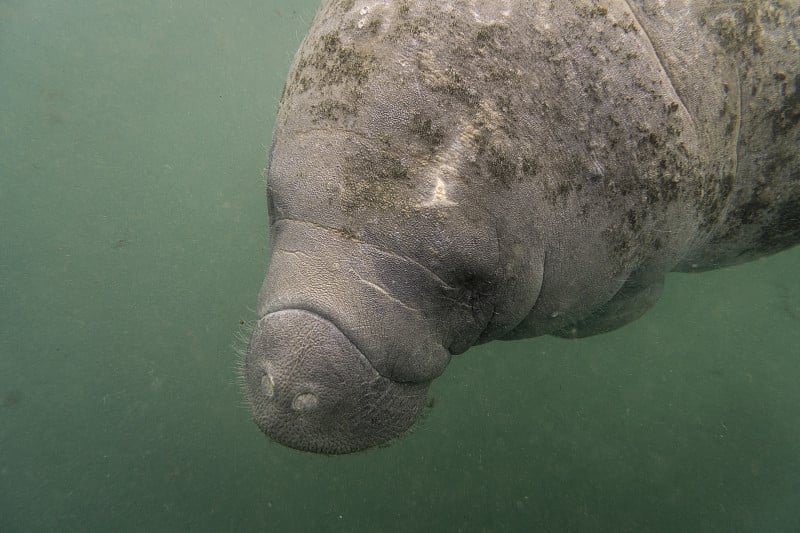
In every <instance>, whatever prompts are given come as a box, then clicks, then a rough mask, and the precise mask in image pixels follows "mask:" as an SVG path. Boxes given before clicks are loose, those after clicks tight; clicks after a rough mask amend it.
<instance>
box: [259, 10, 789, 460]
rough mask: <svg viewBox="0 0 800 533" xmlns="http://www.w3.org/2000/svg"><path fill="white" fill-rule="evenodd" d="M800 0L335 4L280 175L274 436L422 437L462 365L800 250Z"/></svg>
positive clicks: (579, 329) (604, 322) (285, 133)
mask: <svg viewBox="0 0 800 533" xmlns="http://www.w3.org/2000/svg"><path fill="white" fill-rule="evenodd" d="M799 33H800V3H799V2H798V1H797V0H774V1H759V0H747V1H731V0H725V1H722V0H706V1H701V0H661V1H657V0H628V1H625V0H604V1H588V0H571V1H566V0H549V1H540V2H531V1H523V0H450V1H433V0H398V1H390V0H328V1H325V2H323V3H322V5H321V7H320V8H319V10H318V12H317V14H316V17H315V19H314V21H313V23H312V25H311V28H310V30H309V32H308V34H307V36H306V37H305V39H304V41H303V43H302V45H301V47H300V49H299V51H298V52H297V55H296V56H295V59H294V63H293V66H292V68H291V71H290V74H289V76H288V80H287V82H286V85H285V87H284V90H283V94H282V97H281V103H280V107H279V110H278V114H277V119H276V125H275V129H274V133H273V142H272V147H271V150H270V155H269V167H268V170H267V196H268V210H269V224H270V228H269V238H270V252H269V266H268V270H267V274H266V279H265V281H264V284H263V286H262V288H261V292H260V295H259V299H258V308H257V321H256V322H255V324H254V328H253V332H252V337H251V339H250V342H249V345H248V347H247V350H246V353H245V357H244V362H243V374H244V388H245V395H246V397H247V400H248V402H249V405H250V407H251V411H252V416H253V418H254V420H255V422H256V423H257V425H258V426H259V427H260V428H261V430H262V431H263V432H264V433H266V434H267V435H268V436H269V437H270V438H271V439H273V440H275V441H277V442H279V443H282V444H284V445H287V446H290V447H293V448H297V449H300V450H307V451H312V452H320V453H326V454H337V453H348V452H354V451H357V450H362V449H365V448H368V447H371V446H375V445H378V444H381V443H384V442H386V441H388V440H390V439H392V438H394V437H396V436H398V435H400V434H402V433H403V432H404V431H406V430H407V429H408V428H409V427H410V426H411V425H412V424H413V422H414V420H415V419H416V418H417V417H418V416H419V415H420V412H421V411H422V410H423V408H424V406H425V404H426V392H427V390H428V387H429V385H430V383H431V381H432V380H433V379H434V378H436V377H437V376H439V375H440V374H441V373H442V371H443V370H444V369H445V367H446V366H447V364H448V362H449V360H450V358H451V356H453V355H455V354H460V353H462V352H464V351H466V350H467V349H469V348H470V347H471V346H474V345H476V344H480V343H485V342H489V341H492V340H497V339H503V340H509V339H521V338H528V337H535V336H538V335H557V336H562V337H584V336H588V335H595V334H599V333H603V332H607V331H610V330H613V329H615V328H618V327H620V326H622V325H624V324H627V323H629V322H631V321H633V320H635V319H636V318H638V317H639V316H641V315H642V314H643V313H644V312H645V311H646V310H647V309H648V308H650V307H651V306H652V305H653V304H654V302H656V300H657V299H658V297H659V294H660V292H661V290H662V286H663V283H664V277H665V274H666V273H667V272H670V271H681V272H696V271H703V270H708V269H714V268H719V267H723V266H727V265H734V264H737V263H741V262H744V261H748V260H751V259H754V258H756V257H760V256H763V255H766V254H771V253H774V252H778V251H780V250H784V249H786V248H789V247H791V246H793V245H795V244H797V243H798V242H800V157H799V156H798V152H800V126H798V122H800V46H799V45H798V34H799Z"/></svg>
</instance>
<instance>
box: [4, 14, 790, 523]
mask: <svg viewBox="0 0 800 533" xmlns="http://www.w3.org/2000/svg"><path fill="white" fill-rule="evenodd" d="M316 5H317V0H302V1H298V0H283V1H278V0H272V1H269V0H267V1H255V0H250V1H248V0H238V1H234V0H230V1H217V2H200V1H189V0H187V1H183V2H171V1H163V0H159V1H156V0H149V1H147V0H126V1H125V2H102V1H99V0H96V1H90V0H74V1H70V2H65V1H53V0H39V1H36V2H32V1H26V0H0V532H35V531H249V530H262V531H267V530H268V531H372V532H376V531H390V532H391V531H411V530H419V531H523V530H528V531H553V532H559V531H613V532H623V531H631V532H646V531H654V532H660V531H703V532H710V531H726V532H734V531H753V532H783V531H785V532H792V531H800V386H798V384H799V383H800V349H798V347H800V279H799V278H798V272H799V271H800V270H799V269H800V248H795V249H793V250H789V251H787V252H783V253H781V254H778V255H775V256H772V257H768V258H765V259H761V260H759V261H755V262H753V263H749V264H746V265H742V266H739V267H735V268H728V269H723V270H719V271H714V272H708V273H704V274H671V275H670V276H668V279H667V284H666V287H665V290H664V294H663V296H662V298H661V301H660V302H659V304H658V305H657V306H656V307H655V308H654V309H653V310H652V311H650V312H649V313H647V314H646V315H645V316H644V317H643V318H642V319H640V320H638V321H636V322H634V323H633V324H631V325H629V326H627V327H624V328H622V329H620V330H618V331H615V332H613V333H609V334H605V335H601V336H597V337H593V338H588V339H583V340H563V339H555V338H550V337H543V338H537V339H532V340H528V341H519V342H495V343H491V344H488V345H484V346H479V347H476V348H473V349H472V350H470V351H468V352H467V353H466V354H463V355H461V356H459V357H456V358H454V360H453V361H452V362H451V364H450V366H449V367H448V368H447V370H446V371H445V373H444V374H443V375H442V376H441V377H440V378H439V379H438V380H436V381H435V382H434V384H433V385H432V387H431V398H432V404H433V405H432V407H431V408H430V409H429V410H428V412H427V413H426V416H425V418H424V420H422V421H421V422H420V423H418V424H417V425H416V427H415V428H414V429H413V430H412V431H411V432H410V433H409V434H407V435H406V436H404V437H403V438H402V439H400V440H397V441H394V442H392V443H391V444H390V445H389V446H386V447H383V448H378V449H374V450H370V451H367V452H364V453H360V454H356V455H351V456H342V457H325V456H318V455H312V454H307V453H301V452H297V451H293V450H289V449H286V448H283V447H281V446H279V445H277V444H274V443H271V442H269V441H268V440H267V439H266V438H265V437H264V436H263V435H262V434H261V433H260V432H259V430H258V428H257V427H256V426H255V424H254V423H252V422H251V420H250V417H249V413H248V410H247V408H246V406H245V404H244V400H243V395H242V393H241V391H240V386H239V383H238V376H237V363H238V357H239V356H238V355H237V354H236V348H237V347H238V348H241V347H242V346H243V343H242V342H241V341H236V340H235V337H236V336H237V334H238V333H242V334H245V335H246V328H243V327H242V326H241V325H240V323H241V322H247V321H250V320H252V319H253V318H254V311H253V309H254V308H255V305H256V295H257V292H258V289H259V286H260V283H261V280H262V277H263V274H264V270H265V267H266V260H267V251H268V240H267V218H266V199H265V195H264V178H263V175H262V173H263V168H264V166H265V165H266V151H267V147H268V146H269V142H270V133H271V131H272V124H273V122H272V121H273V118H274V114H275V111H276V109H277V104H278V99H279V97H280V93H281V89H282V87H283V82H284V78H285V76H286V73H287V71H288V68H289V64H290V61H291V59H292V56H293V54H294V51H295V50H296V48H297V46H298V44H299V43H300V40H301V39H302V37H303V34H304V33H305V30H306V28H307V27H308V24H309V23H310V21H311V18H312V16H313V14H314V11H315V8H316Z"/></svg>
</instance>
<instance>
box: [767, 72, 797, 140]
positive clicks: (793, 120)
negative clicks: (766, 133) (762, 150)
mask: <svg viewBox="0 0 800 533" xmlns="http://www.w3.org/2000/svg"><path fill="white" fill-rule="evenodd" d="M783 85H784V87H783V92H784V94H786V83H784V84H783ZM798 122H800V74H796V75H795V77H794V90H793V91H792V92H791V93H790V94H789V95H787V96H786V97H785V98H784V99H783V102H781V106H780V108H778V109H777V110H775V111H774V112H773V113H772V136H773V138H777V137H781V136H783V135H786V134H787V133H788V132H789V130H791V129H792V128H794V127H795V126H797V123H798Z"/></svg>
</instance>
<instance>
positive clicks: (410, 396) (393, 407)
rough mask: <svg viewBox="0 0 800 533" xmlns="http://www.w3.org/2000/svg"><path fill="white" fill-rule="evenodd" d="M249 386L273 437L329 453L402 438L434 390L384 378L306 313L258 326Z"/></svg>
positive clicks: (276, 315) (290, 312)
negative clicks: (426, 398) (427, 394)
mask: <svg viewBox="0 0 800 533" xmlns="http://www.w3.org/2000/svg"><path fill="white" fill-rule="evenodd" d="M244 383H245V392H246V395H247V399H248V401H249V403H250V407H251V410H252V413H253V418H254V419H255V421H256V423H257V424H258V426H259V427H260V428H261V430H262V431H263V432H264V433H265V434H266V435H267V436H269V437H270V438H272V439H273V440H275V441H277V442H279V443H281V444H284V445H286V446H290V447H292V448H296V449H300V450H305V451H312V452H319V453H331V454H335V453H349V452H354V451H358V450H362V449H365V448H369V447H371V446H375V445H377V444H380V443H383V442H385V441H387V440H390V439H392V438H394V437H396V436H398V435H399V434H401V433H402V432H403V431H405V430H406V429H408V427H409V426H411V425H412V424H413V422H414V420H415V419H416V418H417V416H418V415H419V413H420V411H421V410H422V408H423V406H424V404H425V397H426V392H427V389H428V384H427V383H399V382H395V381H392V380H391V379H388V378H386V377H383V376H381V375H380V374H379V373H378V372H377V371H376V370H375V369H374V368H373V367H372V365H371V364H370V363H369V361H368V360H367V359H366V357H364V355H363V354H362V353H361V351H360V350H359V349H358V348H357V347H356V346H355V345H354V344H353V343H352V342H351V341H350V339H348V338H347V336H346V335H345V334H344V333H342V332H341V331H340V330H339V328H337V327H336V325H334V324H333V323H332V322H331V321H329V320H327V319H325V318H323V317H321V316H319V315H317V314H315V313H312V312H309V311H306V310H301V309H284V310H279V311H274V312H271V313H268V314H267V315H265V316H264V317H262V318H261V319H260V320H259V321H258V322H257V323H256V326H255V330H254V331H253V336H252V338H251V340H250V345H249V346H248V348H247V354H246V357H245V363H244Z"/></svg>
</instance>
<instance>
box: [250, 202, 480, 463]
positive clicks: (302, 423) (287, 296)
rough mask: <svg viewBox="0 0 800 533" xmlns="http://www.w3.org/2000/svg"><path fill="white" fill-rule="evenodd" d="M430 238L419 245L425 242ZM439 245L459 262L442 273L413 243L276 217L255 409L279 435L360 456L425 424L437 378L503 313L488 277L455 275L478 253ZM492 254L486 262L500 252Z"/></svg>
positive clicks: (308, 446) (437, 251)
mask: <svg viewBox="0 0 800 533" xmlns="http://www.w3.org/2000/svg"><path fill="white" fill-rule="evenodd" d="M278 197H280V195H279V194H275V195H273V198H278ZM276 212H277V211H276ZM426 218H427V220H428V224H431V225H432V226H433V227H437V226H441V223H440V222H439V221H438V219H437V217H435V216H434V217H425V216H424V215H422V214H421V216H420V218H419V221H420V222H421V225H423V226H425V225H426V223H425V222H424V221H425V220H426ZM454 218H455V219H456V221H457V220H458V217H454ZM392 227H395V228H396V227H397V226H392ZM438 229H439V231H444V230H445V229H446V228H444V227H439V228H438ZM430 230H431V228H430V227H429V228H428V229H427V231H428V233H429V234H430ZM395 233H396V234H398V235H400V234H402V235H408V236H413V235H417V236H418V237H419V234H418V233H417V232H414V231H410V230H409V231H403V232H400V233H398V232H395ZM461 235H462V236H463V237H464V238H465V239H471V238H472V236H471V235H470V234H469V233H468V232H462V234H461ZM403 239H405V237H403V238H401V240H403ZM425 240H426V238H424V237H423V238H420V239H417V238H414V239H408V241H407V242H409V243H414V246H411V247H410V248H418V249H421V248H425V246H421V248H420V245H421V244H422V243H423V242H424V241H425ZM454 240H455V241H459V240H461V239H459V237H458V236H457V234H455V233H454V234H453V235H452V236H451V237H450V238H444V237H443V236H441V237H440V238H437V239H433V240H432V241H429V242H438V243H450V244H454V242H453V241H454ZM487 242H491V241H487ZM455 244H456V246H450V245H448V246H447V248H450V249H452V250H457V251H458V253H457V254H456V255H459V254H462V255H463V253H464V252H465V251H466V252H467V253H469V252H470V250H471V249H472V250H474V248H475V247H474V246H470V244H469V243H467V242H456V243H455ZM401 248H402V247H401ZM428 248H430V249H432V250H434V255H436V256H438V258H439V259H438V261H444V262H450V264H451V265H452V268H451V269H450V270H449V271H448V272H446V273H441V274H439V273H437V272H436V270H439V271H440V272H442V270H441V268H440V267H441V265H439V266H438V267H437V266H433V268H432V267H431V266H426V265H425V264H424V263H422V262H420V260H419V256H418V255H417V259H415V258H413V253H412V252H413V251H412V250H410V249H409V247H406V249H405V250H400V249H398V248H394V250H392V249H390V248H389V247H387V243H383V245H381V246H379V245H376V244H374V243H370V242H366V241H364V240H360V239H357V238H354V237H353V236H351V235H347V234H345V233H343V232H342V231H340V230H338V229H335V228H329V227H324V226H322V225H320V224H318V223H314V222H308V221H305V220H299V219H294V218H292V219H276V220H274V222H273V224H272V242H271V252H270V256H271V257H270V265H269V269H268V272H267V276H266V279H265V281H264V285H263V287H262V290H261V295H260V299H259V309H258V316H259V319H258V320H257V322H256V324H255V328H254V331H253V334H252V337H251V339H250V343H249V346H248V348H247V351H246V354H245V360H244V369H243V370H244V383H245V393H246V396H247V399H248V402H249V404H250V406H251V410H252V414H253V418H254V420H255V421H256V423H257V424H258V426H259V427H260V428H261V430H262V431H263V432H264V433H265V434H266V435H267V436H269V437H270V438H272V439H273V440H275V441H277V442H279V443H281V444H284V445H286V446H290V447H292V448H297V449H301V450H306V451H313V452H320V453H348V452H353V451H357V450H361V449H365V448H368V447H371V446H375V445H377V444H380V443H382V442H385V441H387V440H389V439H392V438H394V437H396V436H398V435H400V434H401V433H403V432H404V431H405V430H406V429H408V428H409V427H410V426H411V425H412V424H413V422H414V420H415V419H416V418H417V417H418V416H419V414H420V412H421V411H422V409H423V407H424V405H425V403H426V393H427V390H428V387H429V385H430V382H431V380H433V379H434V378H435V377H437V376H438V375H439V374H440V373H441V372H442V371H443V370H444V368H445V366H446V365H447V363H448V361H449V360H450V357H451V354H455V353H460V352H463V351H465V350H466V349H467V348H469V346H471V345H472V344H474V343H475V342H476V341H477V339H478V337H479V336H480V334H481V333H482V332H483V330H484V328H485V327H486V325H487V324H488V322H489V318H490V317H491V314H492V296H491V292H490V290H489V287H488V285H487V281H486V280H485V279H479V278H474V279H469V280H457V279H456V278H455V276H458V272H461V271H463V268H464V266H465V265H467V266H468V264H469V263H468V261H465V258H461V259H459V258H457V257H453V256H452V255H453V254H450V256H448V254H446V253H445V252H444V248H442V247H441V246H429V247H428ZM480 251H482V252H485V253H486V255H480V254H478V256H480V257H481V258H482V259H483V260H485V259H486V258H492V257H493V255H494V254H492V250H491V249H490V250H485V249H480ZM434 269H435V270H434ZM473 270H474V269H473Z"/></svg>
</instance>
